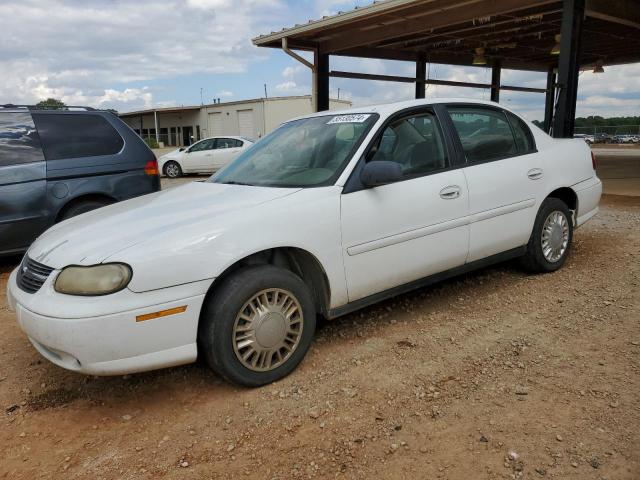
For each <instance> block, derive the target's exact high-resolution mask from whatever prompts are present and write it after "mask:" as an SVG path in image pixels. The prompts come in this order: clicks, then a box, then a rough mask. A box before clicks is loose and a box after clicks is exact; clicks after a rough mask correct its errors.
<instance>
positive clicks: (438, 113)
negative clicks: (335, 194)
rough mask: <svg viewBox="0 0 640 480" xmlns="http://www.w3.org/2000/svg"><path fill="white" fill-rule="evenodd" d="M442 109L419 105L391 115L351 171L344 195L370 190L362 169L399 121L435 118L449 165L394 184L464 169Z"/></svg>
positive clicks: (434, 106)
mask: <svg viewBox="0 0 640 480" xmlns="http://www.w3.org/2000/svg"><path fill="white" fill-rule="evenodd" d="M440 107H441V105H440V104H430V105H418V106H415V107H409V108H405V109H403V110H400V111H398V112H396V113H394V114H393V115H390V116H389V117H388V118H387V119H386V120H385V121H384V122H383V123H382V125H380V127H378V130H377V131H376V133H375V135H374V136H373V138H372V139H371V140H370V141H369V144H368V145H367V147H366V148H365V150H364V152H363V154H362V155H361V156H360V158H359V159H358V161H357V163H356V165H355V166H354V167H353V170H351V173H350V174H349V178H348V179H347V181H346V182H345V184H344V187H343V189H342V194H343V195H344V194H348V193H355V192H359V191H360V190H367V189H368V188H369V187H365V186H364V185H363V184H362V182H361V181H360V173H361V172H362V169H363V168H364V165H365V163H367V162H366V158H367V156H368V155H369V152H370V151H371V149H372V148H373V147H374V146H375V145H376V144H378V143H379V142H380V140H381V139H382V136H383V135H384V132H385V130H386V129H387V127H389V125H391V124H392V123H395V122H397V121H401V120H404V119H407V118H411V117H416V116H420V115H426V114H430V115H432V116H433V118H434V121H435V126H436V128H437V129H438V131H439V132H440V135H441V138H442V144H443V145H442V146H443V148H444V153H445V159H446V162H447V164H448V165H447V167H445V168H441V169H438V170H433V171H431V172H425V173H418V174H415V175H411V176H407V177H405V178H402V179H400V180H398V181H397V182H394V183H400V182H405V181H409V180H415V179H416V178H422V177H426V176H429V175H436V174H438V173H443V172H448V171H451V170H455V169H457V168H461V167H463V166H464V165H461V164H460V158H459V155H458V153H457V152H456V148H455V144H454V143H453V142H452V141H451V138H450V132H449V131H448V130H449V129H448V127H447V125H446V124H445V122H443V121H442V114H443V112H442V108H440ZM444 113H446V112H444ZM374 188H377V187H374Z"/></svg>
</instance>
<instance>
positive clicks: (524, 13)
mask: <svg viewBox="0 0 640 480" xmlns="http://www.w3.org/2000/svg"><path fill="white" fill-rule="evenodd" d="M253 43H254V44H255V45H257V46H260V47H271V48H282V49H283V50H285V52H287V53H288V54H290V55H292V56H294V57H295V58H297V59H298V60H299V61H302V62H303V63H305V64H306V65H307V66H309V67H310V68H311V70H312V75H313V87H312V90H313V92H312V95H313V96H314V99H315V107H316V110H317V111H321V110H327V109H328V104H329V78H330V77H340V78H358V79H369V80H387V81H395V82H411V83H415V85H416V92H415V95H416V98H424V96H425V85H426V84H440V85H452V86H460V87H476V88H489V89H491V99H492V100H494V101H498V100H499V96H500V90H517V91H528V92H540V93H545V94H546V97H545V128H546V129H547V131H550V132H552V134H553V135H554V136H555V137H570V136H572V135H573V127H574V117H575V109H576V98H577V91H578V74H579V72H580V69H585V68H598V69H599V68H601V67H603V66H608V65H616V64H626V63H635V62H639V61H640V47H639V43H640V1H639V0H561V1H557V0H556V1H550V0H386V1H380V2H374V3H373V4H372V5H369V6H367V7H362V8H356V9H354V10H351V11H348V12H340V13H338V14H337V15H334V16H329V17H324V18H322V19H320V20H316V21H311V20H310V21H309V22H308V23H306V24H302V25H295V26H294V27H291V28H285V29H282V30H281V31H279V32H272V33H270V34H268V35H262V36H259V37H257V38H254V39H253ZM294 50H304V51H311V52H313V54H314V56H313V63H311V62H308V61H306V60H305V59H304V58H302V57H301V56H299V55H297V54H296V53H295V52H294ZM552 50H553V53H552ZM558 50H559V52H558ZM331 55H339V56H349V57H362V58H376V59H390V60H405V61H411V62H415V64H416V75H415V77H402V76H391V75H370V74H363V73H354V72H342V71H334V70H331V69H330V56H331ZM474 60H475V62H474ZM427 63H441V64H448V65H463V66H471V65H474V64H475V65H478V64H479V63H480V64H482V65H483V66H490V67H491V68H492V76H491V83H490V84H481V83H468V82H454V81H445V80H433V79H428V78H427V75H426V71H427V68H426V67H427ZM502 68H508V69H515V70H531V71H544V72H547V86H546V88H544V89H537V88H524V87H518V86H512V85H503V84H501V83H500V72H501V69H502Z"/></svg>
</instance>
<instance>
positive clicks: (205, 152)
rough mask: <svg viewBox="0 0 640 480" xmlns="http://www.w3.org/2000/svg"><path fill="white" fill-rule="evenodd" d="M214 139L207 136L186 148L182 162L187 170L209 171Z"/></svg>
mask: <svg viewBox="0 0 640 480" xmlns="http://www.w3.org/2000/svg"><path fill="white" fill-rule="evenodd" d="M214 148H215V139H214V138H207V139H204V140H200V141H199V142H197V143H194V144H193V145H191V147H189V148H188V149H187V151H186V152H185V155H184V160H183V164H184V166H185V168H186V170H187V171H189V172H207V171H211V167H210V165H211V163H212V159H213V152H214Z"/></svg>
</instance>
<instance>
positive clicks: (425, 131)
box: [371, 113, 448, 178]
mask: <svg viewBox="0 0 640 480" xmlns="http://www.w3.org/2000/svg"><path fill="white" fill-rule="evenodd" d="M377 160H386V161H391V162H397V163H399V164H400V165H401V166H402V172H403V175H404V176H405V177H406V178H411V177H414V176H419V175H424V174H427V173H431V172H435V171H437V170H442V169H444V168H446V167H447V166H448V162H447V156H446V153H445V148H444V142H443V140H442V134H441V132H440V129H439V127H438V125H437V123H436V119H435V117H434V116H433V115H432V114H430V113H427V114H420V115H415V116H411V117H405V118H403V119H401V120H398V121H396V122H393V123H392V124H391V125H389V126H388V127H387V128H386V129H385V130H384V132H383V133H382V136H381V137H380V143H379V145H378V150H377V152H376V153H375V155H374V156H373V158H372V159H371V161H377Z"/></svg>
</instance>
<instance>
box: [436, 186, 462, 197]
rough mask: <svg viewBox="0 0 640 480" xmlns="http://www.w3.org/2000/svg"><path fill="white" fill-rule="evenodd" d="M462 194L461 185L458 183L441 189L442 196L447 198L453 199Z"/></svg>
mask: <svg viewBox="0 0 640 480" xmlns="http://www.w3.org/2000/svg"><path fill="white" fill-rule="evenodd" d="M459 196H460V187H459V186H458V185H449V186H448V187H444V188H443V189H442V190H440V198H443V199H445V200H453V199H454V198H458V197H459Z"/></svg>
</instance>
